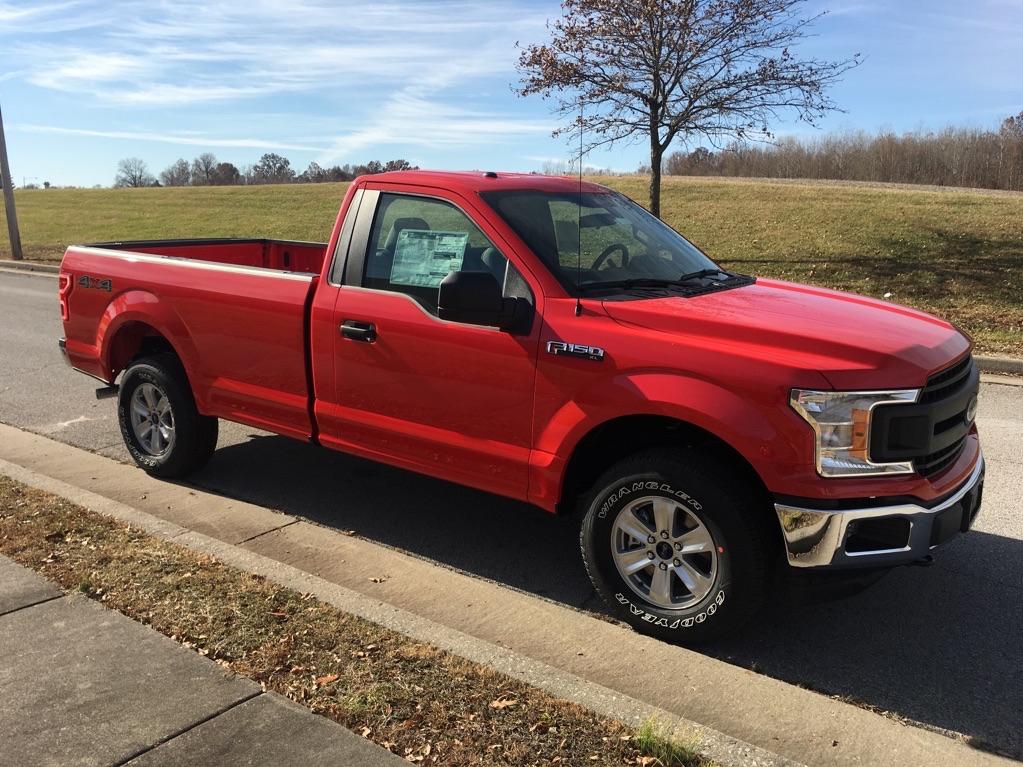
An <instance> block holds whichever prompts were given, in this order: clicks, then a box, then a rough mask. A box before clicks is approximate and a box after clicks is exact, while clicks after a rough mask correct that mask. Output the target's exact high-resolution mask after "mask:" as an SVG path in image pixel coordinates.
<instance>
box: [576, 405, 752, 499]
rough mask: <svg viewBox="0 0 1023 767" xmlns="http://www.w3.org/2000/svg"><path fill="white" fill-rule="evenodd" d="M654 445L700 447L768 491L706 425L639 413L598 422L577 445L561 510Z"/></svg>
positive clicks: (734, 452) (749, 466)
mask: <svg viewBox="0 0 1023 767" xmlns="http://www.w3.org/2000/svg"><path fill="white" fill-rule="evenodd" d="M652 447H699V448H700V449H701V451H703V453H704V454H705V455H706V454H708V453H710V454H711V455H713V456H715V457H717V458H718V459H719V460H721V461H722V462H725V463H727V464H728V465H730V466H732V467H733V468H734V469H735V470H736V471H739V472H741V474H742V476H743V477H744V478H745V479H746V480H748V481H749V483H750V486H751V487H753V488H754V489H755V491H757V492H758V493H759V494H760V495H761V496H762V497H763V498H764V499H768V498H769V495H770V494H769V493H768V491H767V488H766V486H765V485H764V483H763V481H762V480H761V479H760V475H759V474H757V472H756V470H755V469H754V468H753V467H752V466H751V465H750V464H749V462H748V461H747V460H746V459H745V458H744V457H743V456H742V455H741V454H740V453H739V452H737V451H736V450H735V449H734V448H733V447H732V446H731V445H729V444H728V443H726V442H724V441H723V440H721V439H720V438H719V437H716V436H715V435H713V434H711V433H710V432H709V431H707V430H706V429H702V428H700V427H699V426H694V425H693V424H691V423H687V422H685V421H680V420H678V419H675V418H669V417H666V416H656V415H636V416H625V417H622V418H616V419H614V420H611V421H608V422H607V423H603V424H601V425H600V426H597V427H596V428H595V429H593V430H592V431H591V432H590V433H589V434H587V435H586V436H585V437H583V438H582V439H581V440H580V441H579V444H577V445H576V447H575V450H574V451H573V453H572V457H571V458H570V459H569V462H568V466H567V468H566V470H565V479H564V482H563V483H562V492H561V500H560V502H559V504H558V511H559V512H561V513H573V512H575V511H576V510H577V506H578V501H579V499H580V497H581V496H582V494H583V493H585V492H586V491H587V490H589V489H590V488H591V487H592V486H593V483H594V482H596V481H597V479H598V478H599V477H600V475H601V474H603V473H604V472H605V471H606V470H607V469H608V468H609V467H610V466H612V465H613V464H615V463H617V462H618V461H620V460H622V459H623V458H627V457H628V456H630V455H633V454H634V453H637V452H639V451H641V450H647V449H649V448H652Z"/></svg>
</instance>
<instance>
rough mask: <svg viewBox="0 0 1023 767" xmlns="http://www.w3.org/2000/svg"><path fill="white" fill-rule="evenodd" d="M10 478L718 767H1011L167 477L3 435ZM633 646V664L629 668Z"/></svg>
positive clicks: (0, 458)
mask: <svg viewBox="0 0 1023 767" xmlns="http://www.w3.org/2000/svg"><path fill="white" fill-rule="evenodd" d="M0 471H2V472H3V473H5V474H7V475H9V476H11V477H12V478H14V479H16V480H18V481H21V482H23V483H25V484H27V485H29V486H31V487H36V488H38V489H40V490H43V491H46V492H50V493H55V494H57V495H59V496H61V497H63V498H65V499H67V500H69V501H71V502H73V503H76V504H78V505H81V506H84V507H86V508H90V509H92V510H93V511H97V512H100V513H103V514H106V515H108V516H111V517H113V518H115V519H119V520H121V521H122V522H126V523H129V524H131V525H133V526H137V527H140V528H141V529H143V530H146V531H147V532H149V533H150V534H153V535H156V536H158V537H161V538H164V539H168V540H172V541H174V542H175V543H178V544H181V545H183V546H187V547H189V548H191V549H193V550H194V551H198V552H202V553H205V554H209V555H212V556H214V557H216V558H217V559H218V560H219V561H221V562H223V563H225V564H227V565H231V566H234V567H237V568H239V569H241V570H244V571H246V572H253V573H257V574H259V575H262V576H263V577H265V578H267V579H268V580H270V581H273V582H275V583H278V584H279V585H282V586H284V587H287V588H290V589H292V590H294V591H298V592H300V593H310V594H313V595H315V596H316V597H317V598H319V599H320V600H322V601H324V602H327V603H329V604H331V605H333V606H335V607H337V608H339V609H341V610H343V611H345V612H348V613H351V614H353V615H357V616H359V617H362V618H364V619H366V620H369V621H371V622H374V623H377V624H380V625H382V626H385V627H387V628H390V629H393V630H396V631H399V632H401V633H403V634H406V635H407V636H411V637H413V638H415V639H418V640H419V641H422V642H426V643H429V644H431V645H433V646H435V647H438V648H440V649H443V650H447V651H448V652H451V653H453V654H455V655H458V656H461V657H463V658H466V659H468V660H470V661H472V662H475V663H480V664H483V665H486V666H489V667H491V668H494V669H495V670H497V671H499V672H502V673H504V674H507V675H509V676H511V677H513V678H516V679H519V680H521V681H523V682H526V683H527V684H530V685H533V686H535V687H539V688H541V689H543V690H546V691H547V692H549V693H551V694H552V695H554V696H556V697H558V698H561V699H565V700H569V701H573V702H575V703H578V704H580V705H582V706H584V707H586V708H587V709H590V710H592V711H596V712H598V713H600V714H602V715H604V716H609V717H611V718H614V719H617V720H619V721H622V722H625V723H627V724H631V725H634V726H638V724H639V723H640V722H641V721H643V719H644V718H646V717H648V716H651V715H653V716H655V717H656V718H657V719H658V720H659V721H661V722H665V723H668V724H669V725H672V726H674V725H675V724H676V723H678V724H679V726H681V727H684V728H686V729H687V730H688V731H689V732H691V733H692V734H694V735H696V736H697V737H698V738H699V739H700V740H701V742H702V743H703V745H704V746H706V747H707V748H706V749H705V751H706V755H708V756H709V757H710V758H712V760H713V761H716V762H718V763H721V764H736V763H741V764H751V763H757V764H765V765H766V764H774V765H779V764H790V763H792V762H796V763H800V764H814V765H816V764H828V765H834V766H835V767H861V766H862V765H865V764H870V765H878V766H879V767H880V766H881V765H891V766H892V767H907V766H908V765H921V766H923V765H935V764H941V765H944V764H955V765H978V767H979V766H980V765H992V767H994V765H1009V764H1013V762H1011V761H1010V760H1007V759H1004V758H1002V757H1000V756H997V755H995V754H992V753H987V752H984V751H980V750H977V749H974V748H971V747H970V746H969V745H967V743H966V742H964V741H963V740H960V739H954V738H950V737H947V736H945V735H942V734H939V733H938V732H935V731H932V730H925V729H922V728H918V727H913V726H906V725H904V724H901V723H900V722H898V721H896V720H895V719H892V718H888V717H884V716H881V715H879V714H878V713H875V712H873V711H870V710H867V709H865V708H862V707H858V706H853V705H849V704H848V703H845V702H843V701H842V700H839V699H837V698H834V697H829V696H826V695H821V694H818V693H815V692H812V691H810V690H806V689H802V688H800V687H796V686H794V685H791V684H787V683H785V682H783V681H781V680H779V679H774V678H771V677H769V676H765V675H762V674H757V673H754V672H753V671H751V670H748V669H744V668H740V667H737V666H734V665H731V664H728V663H725V662H723V661H721V660H718V659H716V658H713V657H708V656H705V655H701V654H700V653H697V652H694V651H691V650H687V649H685V648H681V647H675V646H672V645H668V644H665V643H663V642H658V641H656V640H653V639H650V638H648V637H643V636H641V635H638V634H636V633H634V632H632V631H629V630H627V629H624V628H622V627H621V626H619V625H616V624H613V623H608V622H607V621H604V620H600V619H598V618H595V617H593V616H590V615H586V614H583V613H580V612H578V611H576V610H573V609H570V608H567V607H565V606H564V605H560V604H556V603H553V602H550V601H547V600H543V599H538V598H537V597H535V596H532V595H529V594H525V593H522V592H519V591H515V590H513V589H509V588H507V587H505V586H502V585H500V584H498V583H493V582H490V581H486V580H483V579H480V578H476V577H472V576H469V575H466V574H464V573H461V572H458V571H455V570H453V569H450V568H447V567H444V566H441V565H437V564H434V563H432V562H429V561H427V560H424V559H421V558H418V557H413V556H410V555H408V554H404V553H402V552H399V551H395V550H394V549H391V548H388V547H385V546H382V545H380V544H378V543H375V542H373V541H370V540H365V539H362V538H359V537H356V536H351V535H348V534H346V533H345V531H344V530H337V529H331V528H328V527H324V526H319V525H315V524H311V523H309V522H307V521H304V520H300V519H298V518H296V517H293V516H289V515H287V514H284V513H280V512H274V511H271V510H270V509H268V508H265V507H263V506H259V505H256V504H253V503H249V502H246V501H242V500H237V499H233V498H228V497H225V496H221V495H217V494H215V493H212V492H209V491H207V490H202V489H200V488H198V487H194V486H187V485H175V484H171V483H167V482H160V481H159V480H155V479H152V478H150V477H147V476H146V475H145V474H144V473H142V472H140V471H139V470H138V469H136V468H135V467H132V466H127V465H124V464H120V463H117V462H116V461H112V460H110V459H108V458H104V457H102V456H98V455H95V454H90V453H87V452H84V451H81V450H78V449H76V448H73V447H70V446H67V445H64V444H60V443H57V442H54V441H52V440H49V439H46V438H44V437H40V436H37V435H33V434H29V433H26V432H21V431H18V430H16V429H13V428H10V427H7V426H3V425H0ZM55 477H60V478H61V479H60V480H57V479H54V478H55ZM345 502H346V503H352V502H353V501H351V499H346V501H345ZM908 596H909V595H907V597H908ZM0 620H2V619H0ZM894 636H895V637H896V638H898V634H897V633H896V634H895V635H894ZM623 647H628V648H629V652H630V653H631V654H632V657H633V658H635V659H637V662H635V663H629V664H625V665H623V664H622V648H623ZM913 647H914V648H915V647H916V646H915V645H914V646H913ZM0 649H2V648H0ZM793 651H794V652H797V651H799V648H798V647H794V648H793ZM809 657H811V658H812V657H814V656H812V655H811V656H809ZM817 657H821V656H820V655H818V656H817ZM835 657H836V658H838V659H840V660H842V659H843V656H842V655H841V654H840V653H839V654H838V655H836V656H835ZM845 660H847V659H845ZM894 673H895V670H894V669H893V674H894ZM666 679H667V680H671V683H670V684H665V680H666ZM0 681H2V680H0ZM992 705H993V704H992ZM994 713H996V712H995V710H994V708H993V713H992V715H994ZM997 713H998V715H999V716H1005V717H1008V718H1010V719H1011V718H1012V717H1014V716H1015V713H1014V712H1012V711H1010V712H997ZM0 725H2V722H0ZM749 744H755V745H753V746H751V745H749ZM0 745H2V744H0ZM758 747H759V748H758ZM764 749H766V750H764ZM1017 764H1018V763H1017Z"/></svg>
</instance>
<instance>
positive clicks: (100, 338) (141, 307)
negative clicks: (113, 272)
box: [96, 290, 206, 411]
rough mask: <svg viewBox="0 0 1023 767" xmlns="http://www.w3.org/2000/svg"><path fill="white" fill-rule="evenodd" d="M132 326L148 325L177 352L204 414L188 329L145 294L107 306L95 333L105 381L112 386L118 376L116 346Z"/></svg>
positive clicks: (129, 293) (138, 292) (170, 308)
mask: <svg viewBox="0 0 1023 767" xmlns="http://www.w3.org/2000/svg"><path fill="white" fill-rule="evenodd" d="M132 322H139V323H142V324H145V325H149V326H150V327H152V328H153V329H154V330H156V331H157V332H158V333H160V335H162V336H163V337H164V338H165V339H166V340H167V342H168V343H169V344H170V345H171V348H173V349H174V351H175V353H176V354H177V355H178V359H180V360H181V364H182V365H183V366H184V368H185V374H186V375H187V376H188V380H189V381H191V382H192V390H193V396H194V397H195V400H196V405H197V406H198V408H199V410H200V411H204V410H205V396H204V393H205V389H206V387H205V386H199V385H198V383H199V382H198V380H197V378H196V376H197V375H198V370H199V364H198V362H199V354H198V351H197V350H196V348H195V344H194V343H193V342H192V337H191V334H190V333H189V330H188V326H187V325H185V322H184V321H183V320H182V319H181V317H180V315H178V313H177V311H176V310H175V309H174V307H173V306H171V305H170V304H169V303H167V302H164V301H161V300H160V299H159V298H157V297H156V296H155V295H153V294H152V293H150V292H148V291H145V290H129V291H127V292H125V293H121V294H120V295H118V296H117V297H116V298H114V299H113V300H112V301H111V302H110V303H109V304H107V307H106V309H105V310H104V312H103V315H102V316H101V317H100V320H99V325H98V327H97V329H96V348H97V349H98V350H99V359H100V364H101V369H102V373H103V378H104V380H106V381H107V382H109V383H113V380H114V378H115V376H116V374H117V373H118V372H119V371H117V370H114V369H113V355H114V342H115V340H116V338H117V336H118V332H119V331H120V330H121V329H122V328H124V327H125V326H126V325H128V324H129V323H132Z"/></svg>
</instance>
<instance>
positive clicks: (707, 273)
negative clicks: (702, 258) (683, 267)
mask: <svg viewBox="0 0 1023 767" xmlns="http://www.w3.org/2000/svg"><path fill="white" fill-rule="evenodd" d="M715 274H723V275H724V276H725V277H734V276H735V275H733V274H732V273H731V272H726V271H725V270H724V269H699V270H697V271H695V272H686V273H685V274H683V275H682V276H681V277H679V278H678V279H677V280H675V282H689V281H690V280H698V279H700V278H701V277H713V276H714V275H715Z"/></svg>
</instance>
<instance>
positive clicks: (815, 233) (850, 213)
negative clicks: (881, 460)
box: [0, 176, 1023, 356]
mask: <svg viewBox="0 0 1023 767" xmlns="http://www.w3.org/2000/svg"><path fill="white" fill-rule="evenodd" d="M595 180H597V181H600V182H601V183H607V184H608V185H610V186H613V187H615V188H616V189H620V190H621V191H623V192H624V193H626V194H628V195H629V196H630V197H633V198H634V199H636V200H638V201H640V202H644V203H645V202H646V200H647V196H646V180H645V179H644V178H641V177H635V176H626V177H618V178H608V179H595ZM344 190H345V185H344V184H315V185H307V184H300V185H292V186H268V187H205V188H194V189H193V188H182V189H137V190H136V189H96V190H93V189H82V190H18V191H17V193H16V194H17V205H18V213H19V218H20V220H21V230H22V239H23V242H24V246H25V250H26V255H27V257H28V258H33V259H40V260H57V259H59V258H60V255H61V253H62V252H63V250H64V248H65V247H66V246H67V245H68V244H70V243H76V242H95V241H100V240H110V239H147V238H153V239H155V238H163V237H196V236H219V237H236V236H258V237H281V238H295V239H306V240H326V239H327V237H328V236H329V234H330V229H331V227H332V225H333V222H334V216H335V214H336V211H337V207H338V204H339V203H340V201H341V197H342V195H343V194H344ZM662 205H663V213H664V218H665V220H666V221H667V222H668V223H669V224H671V225H672V226H674V227H675V228H676V229H678V230H679V231H681V232H682V233H684V234H686V235H687V236H688V237H689V238H690V239H691V240H693V241H694V242H695V243H697V244H698V245H700V246H701V247H702V248H703V249H704V250H706V251H707V252H708V253H709V254H710V255H711V256H712V257H713V258H715V259H716V260H718V261H719V262H720V263H722V264H723V265H726V266H728V267H730V268H733V269H737V270H741V271H747V272H750V273H753V274H757V275H763V276H772V277H782V278H785V279H791V280H796V281H799V282H809V283H813V284H817V285H825V286H828V287H833V288H840V289H843V290H852V291H856V292H859V293H865V294H867V295H872V296H883V295H884V294H886V293H891V294H892V295H891V300H893V301H897V302H899V303H905V304H909V305H912V306H917V307H920V308H922V309H925V310H928V311H932V312H934V313H936V314H939V315H942V316H944V317H947V318H949V319H952V320H954V321H955V322H957V323H959V324H960V325H961V326H963V327H964V328H965V329H967V330H968V331H970V332H971V333H972V334H973V335H974V336H975V338H976V341H977V344H978V347H979V348H980V349H981V350H983V351H987V352H1005V353H1010V354H1015V355H1020V356H1023V194H1011V193H1009V194H990V193H984V192H975V191H969V190H955V191H948V190H934V189H929V188H920V189H907V188H888V187H880V186H850V185H839V184H826V183H823V184H822V183H813V182H808V183H784V182H770V181H745V180H733V179H708V178H680V177H673V178H668V179H666V180H665V188H664V193H663V203H662ZM2 231H3V230H2V229H0V233H2ZM0 257H5V258H6V257H9V249H8V248H7V243H6V240H4V241H3V242H2V243H0Z"/></svg>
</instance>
